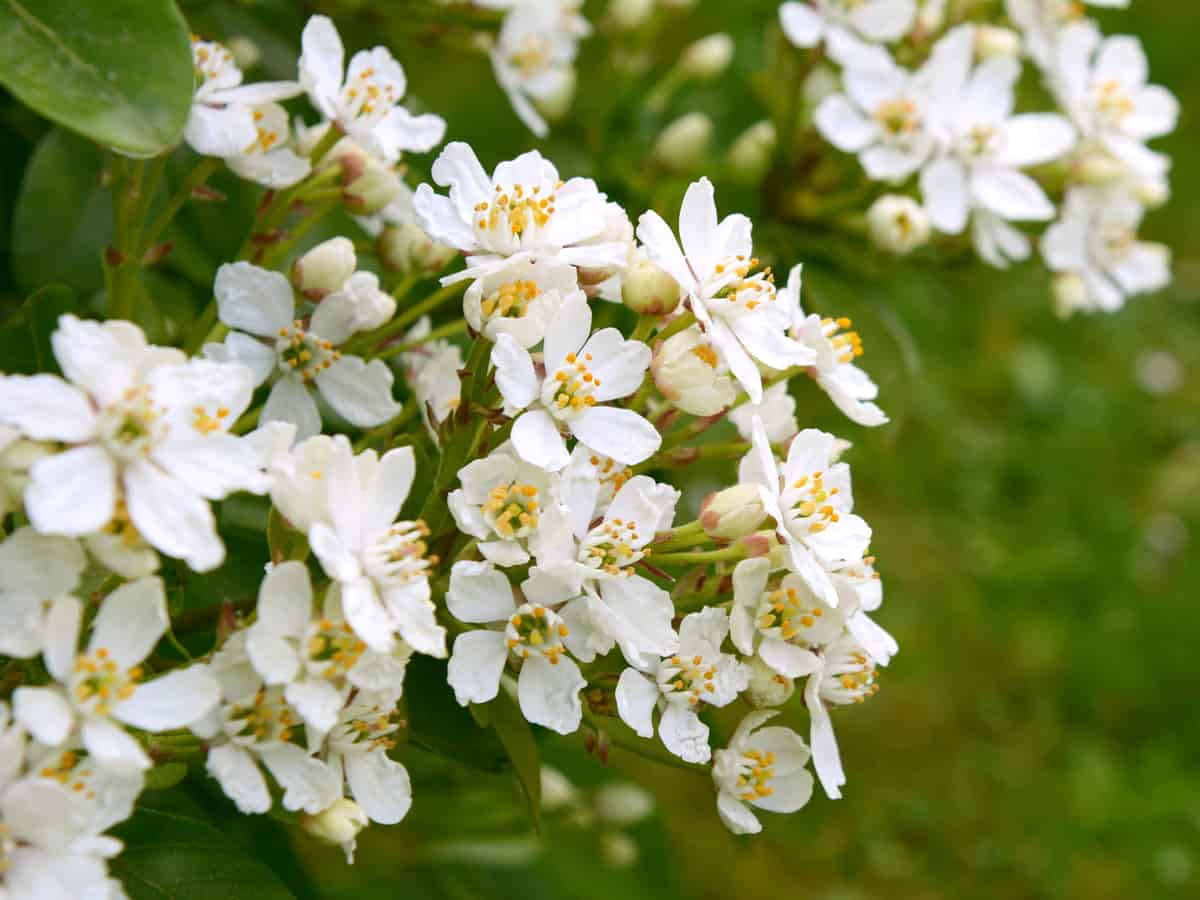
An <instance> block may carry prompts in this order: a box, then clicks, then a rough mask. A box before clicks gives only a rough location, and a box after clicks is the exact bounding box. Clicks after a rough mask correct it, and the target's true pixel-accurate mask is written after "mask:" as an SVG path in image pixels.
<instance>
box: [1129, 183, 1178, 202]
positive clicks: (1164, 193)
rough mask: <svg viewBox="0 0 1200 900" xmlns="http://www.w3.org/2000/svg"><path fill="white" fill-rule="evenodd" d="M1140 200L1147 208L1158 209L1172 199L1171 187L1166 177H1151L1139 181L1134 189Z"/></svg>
mask: <svg viewBox="0 0 1200 900" xmlns="http://www.w3.org/2000/svg"><path fill="white" fill-rule="evenodd" d="M1133 193H1134V196H1135V197H1137V199H1138V202H1139V203H1141V204H1142V206H1144V207H1146V209H1158V208H1159V207H1160V206H1162V205H1163V204H1164V203H1166V202H1167V201H1168V200H1170V199H1171V188H1170V186H1169V185H1168V184H1167V181H1166V179H1165V178H1150V179H1147V180H1145V181H1139V182H1138V183H1137V186H1136V187H1135V188H1134V190H1133Z"/></svg>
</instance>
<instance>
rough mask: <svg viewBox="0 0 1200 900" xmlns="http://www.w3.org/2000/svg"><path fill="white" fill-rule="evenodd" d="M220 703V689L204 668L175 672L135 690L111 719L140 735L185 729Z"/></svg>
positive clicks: (190, 667)
mask: <svg viewBox="0 0 1200 900" xmlns="http://www.w3.org/2000/svg"><path fill="white" fill-rule="evenodd" d="M220 701H221V686H220V685H219V684H218V683H217V679H216V678H214V677H213V675H212V673H211V672H209V670H208V668H207V667H206V666H189V667H188V668H186V669H176V670H175V671H173V672H168V673H167V674H166V675H163V676H162V677H161V678H155V679H154V680H153V681H147V682H145V683H143V684H140V685H138V686H137V688H136V689H135V690H134V692H133V696H132V697H130V698H129V699H128V700H125V701H124V702H122V703H119V704H117V706H116V707H114V709H113V716H114V718H117V719H120V720H121V721H122V722H124V723H125V724H127V725H132V726H133V727H134V728H141V729H142V730H143V731H166V730H167V729H170V728H186V727H187V726H188V725H191V724H192V723H193V722H196V721H198V720H200V719H202V718H204V716H206V715H207V714H208V713H209V712H211V711H212V709H213V708H214V707H215V706H216V705H217V704H218V703H219V702H220Z"/></svg>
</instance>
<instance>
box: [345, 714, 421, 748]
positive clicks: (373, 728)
mask: <svg viewBox="0 0 1200 900" xmlns="http://www.w3.org/2000/svg"><path fill="white" fill-rule="evenodd" d="M404 724H405V722H404V720H403V719H401V718H400V713H399V712H398V711H397V710H396V709H395V707H392V708H391V709H384V708H383V707H382V706H372V707H370V708H369V709H362V710H361V712H360V713H359V714H357V715H355V716H354V718H352V719H348V720H346V721H345V722H344V723H343V725H342V727H341V728H340V729H339V731H338V733H337V735H336V737H334V738H332V742H333V743H334V744H335V745H341V746H342V747H343V748H346V747H351V748H353V749H354V750H355V751H357V752H362V753H365V752H369V751H371V750H392V749H394V748H395V746H396V739H395V738H394V737H393V736H392V735H393V734H394V733H395V732H396V731H397V730H398V729H399V728H401V727H403V726H404Z"/></svg>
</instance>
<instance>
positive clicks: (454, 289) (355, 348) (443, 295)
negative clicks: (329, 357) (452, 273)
mask: <svg viewBox="0 0 1200 900" xmlns="http://www.w3.org/2000/svg"><path fill="white" fill-rule="evenodd" d="M465 290H466V284H465V283H464V282H461V281H460V282H456V283H455V284H448V285H446V286H445V287H442V288H438V289H437V290H436V291H434V292H433V293H432V294H430V295H429V296H428V297H426V298H425V299H424V300H421V301H420V302H418V303H416V304H414V305H413V306H410V307H409V308H408V309H405V310H403V311H401V312H400V313H398V314H397V316H396V317H395V318H394V319H392V321H390V322H386V323H384V324H383V325H381V326H380V327H379V328H376V329H375V330H374V331H368V332H365V333H363V334H360V335H358V336H357V337H356V338H354V339H353V340H352V341H349V342H348V343H347V344H346V345H345V346H344V347H342V352H343V353H348V354H358V353H363V352H365V351H366V350H367V349H368V348H370V347H375V346H378V345H379V344H382V343H384V342H385V341H387V340H389V339H390V338H393V337H395V336H396V335H398V334H402V333H403V332H404V330H405V329H406V328H407V327H408V326H409V325H410V324H412V323H413V322H415V321H416V320H417V319H419V318H421V316H423V315H425V314H426V313H427V312H431V311H433V310H434V309H437V307H439V306H441V305H442V304H443V303H445V302H446V301H447V300H451V299H453V298H455V297H457V296H458V295H459V294H461V293H462V292H463V291H465Z"/></svg>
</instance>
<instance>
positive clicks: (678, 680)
mask: <svg viewBox="0 0 1200 900" xmlns="http://www.w3.org/2000/svg"><path fill="white" fill-rule="evenodd" d="M728 633H729V616H728V615H727V614H726V612H725V610H723V609H718V608H716V607H710V608H708V609H705V610H703V611H702V612H696V613H691V614H690V615H687V616H685V617H684V619H683V622H682V623H681V624H680V626H679V649H678V650H677V651H676V652H675V654H674V655H672V656H669V657H666V658H664V659H662V660H661V661H660V660H654V661H652V662H651V664H650V665H649V666H647V667H646V670H645V672H644V673H643V672H639V671H638V670H637V669H633V668H630V669H626V670H625V671H624V672H622V673H621V678H620V680H619V681H618V682H617V691H616V696H617V712H618V713H619V714H620V716H621V718H622V719H623V720H624V721H625V723H626V724H627V725H629V727H630V728H632V729H633V730H634V731H636V732H637V733H638V734H640V735H641V736H642V737H644V738H652V737H654V725H653V723H652V722H651V720H650V714H651V713H652V712H653V710H654V709H655V707H657V708H658V709H659V711H660V712H661V713H662V717H661V718H660V719H659V723H658V736H659V737H660V738H661V739H662V742H663V744H664V745H665V746H666V748H667V749H668V750H670V751H671V752H672V753H674V754H675V755H676V756H678V757H679V758H680V759H682V760H684V761H685V762H690V763H706V762H708V760H709V757H710V755H711V751H710V750H709V746H708V726H707V725H705V724H704V723H703V722H702V721H700V717H699V715H697V712H698V711H699V710H700V709H701V708H702V707H703V706H704V704H708V705H710V706H725V705H727V704H729V703H732V702H733V701H734V700H736V699H737V695H738V694H739V693H740V692H741V691H743V690H745V689H746V686H747V685H748V684H749V683H750V673H749V671H748V670H747V669H746V667H745V666H743V665H742V664H741V663H740V662H738V659H737V657H736V656H733V655H732V654H729V653H722V652H721V644H722V643H724V641H725V636H726V635H727V634H728Z"/></svg>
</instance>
